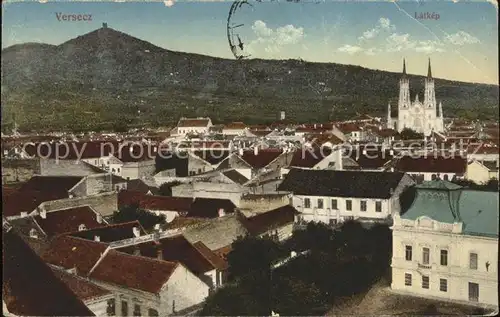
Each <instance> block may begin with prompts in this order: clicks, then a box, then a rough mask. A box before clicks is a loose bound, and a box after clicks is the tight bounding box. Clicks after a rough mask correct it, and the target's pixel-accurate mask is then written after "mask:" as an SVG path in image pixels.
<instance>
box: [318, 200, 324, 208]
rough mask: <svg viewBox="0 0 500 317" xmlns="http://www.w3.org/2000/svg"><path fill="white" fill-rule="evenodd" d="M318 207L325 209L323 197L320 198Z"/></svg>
mask: <svg viewBox="0 0 500 317" xmlns="http://www.w3.org/2000/svg"><path fill="white" fill-rule="evenodd" d="M318 209H323V199H318Z"/></svg>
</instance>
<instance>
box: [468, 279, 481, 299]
mask: <svg viewBox="0 0 500 317" xmlns="http://www.w3.org/2000/svg"><path fill="white" fill-rule="evenodd" d="M469 300H470V301H471V302H477V301H478V300H479V284H476V283H470V282H469Z"/></svg>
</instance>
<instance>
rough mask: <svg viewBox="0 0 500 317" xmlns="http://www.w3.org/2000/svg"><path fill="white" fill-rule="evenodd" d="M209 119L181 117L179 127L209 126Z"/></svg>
mask: <svg viewBox="0 0 500 317" xmlns="http://www.w3.org/2000/svg"><path fill="white" fill-rule="evenodd" d="M209 122H210V121H209V119H208V118H207V119H180V120H179V124H178V125H177V126H178V127H183V128H190V127H207V126H208V123H209Z"/></svg>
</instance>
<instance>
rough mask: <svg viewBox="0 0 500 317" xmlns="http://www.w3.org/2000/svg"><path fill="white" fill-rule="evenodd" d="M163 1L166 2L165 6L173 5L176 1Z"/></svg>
mask: <svg viewBox="0 0 500 317" xmlns="http://www.w3.org/2000/svg"><path fill="white" fill-rule="evenodd" d="M163 3H164V4H165V6H167V7H171V6H173V5H174V3H175V2H174V0H165V1H163Z"/></svg>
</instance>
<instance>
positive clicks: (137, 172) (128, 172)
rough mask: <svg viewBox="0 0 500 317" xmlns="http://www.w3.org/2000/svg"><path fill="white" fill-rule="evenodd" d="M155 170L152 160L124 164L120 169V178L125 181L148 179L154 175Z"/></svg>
mask: <svg viewBox="0 0 500 317" xmlns="http://www.w3.org/2000/svg"><path fill="white" fill-rule="evenodd" d="M155 169H156V167H155V161H154V160H146V161H141V162H130V163H124V164H123V166H122V167H121V175H120V176H121V177H123V178H125V179H138V178H139V179H142V178H149V177H152V176H153V175H154V172H155Z"/></svg>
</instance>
